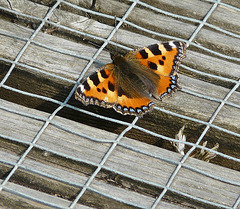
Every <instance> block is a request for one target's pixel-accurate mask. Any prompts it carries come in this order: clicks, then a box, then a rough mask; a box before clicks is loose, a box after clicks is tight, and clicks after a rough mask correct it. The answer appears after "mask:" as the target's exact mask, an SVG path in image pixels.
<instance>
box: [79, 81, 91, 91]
mask: <svg viewBox="0 0 240 209" xmlns="http://www.w3.org/2000/svg"><path fill="white" fill-rule="evenodd" d="M83 86H84V89H85V90H86V91H89V90H90V89H91V88H90V86H89V84H88V82H87V81H85V82H84V83H83ZM77 91H78V93H79V91H80V88H78V89H77Z"/></svg>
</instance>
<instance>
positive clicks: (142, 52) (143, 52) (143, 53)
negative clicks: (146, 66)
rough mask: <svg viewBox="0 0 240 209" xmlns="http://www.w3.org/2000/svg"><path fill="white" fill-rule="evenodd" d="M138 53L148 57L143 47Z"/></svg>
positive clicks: (144, 57) (145, 57)
mask: <svg viewBox="0 0 240 209" xmlns="http://www.w3.org/2000/svg"><path fill="white" fill-rule="evenodd" d="M139 53H140V54H141V55H142V58H143V59H147V58H148V53H147V52H146V51H145V49H141V50H140V51H139Z"/></svg>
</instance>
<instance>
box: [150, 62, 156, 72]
mask: <svg viewBox="0 0 240 209" xmlns="http://www.w3.org/2000/svg"><path fill="white" fill-rule="evenodd" d="M148 66H149V67H150V68H151V69H153V70H157V65H156V64H155V63H154V62H150V61H148Z"/></svg>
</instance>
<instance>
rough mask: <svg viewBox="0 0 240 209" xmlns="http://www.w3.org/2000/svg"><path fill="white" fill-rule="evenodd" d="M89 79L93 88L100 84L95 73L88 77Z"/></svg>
mask: <svg viewBox="0 0 240 209" xmlns="http://www.w3.org/2000/svg"><path fill="white" fill-rule="evenodd" d="M89 78H90V80H91V81H92V82H93V84H94V85H95V86H97V85H98V84H99V83H100V81H99V78H98V74H97V72H95V73H93V74H92V75H90V77H89Z"/></svg>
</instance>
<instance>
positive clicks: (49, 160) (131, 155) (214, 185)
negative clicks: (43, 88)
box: [0, 100, 240, 208]
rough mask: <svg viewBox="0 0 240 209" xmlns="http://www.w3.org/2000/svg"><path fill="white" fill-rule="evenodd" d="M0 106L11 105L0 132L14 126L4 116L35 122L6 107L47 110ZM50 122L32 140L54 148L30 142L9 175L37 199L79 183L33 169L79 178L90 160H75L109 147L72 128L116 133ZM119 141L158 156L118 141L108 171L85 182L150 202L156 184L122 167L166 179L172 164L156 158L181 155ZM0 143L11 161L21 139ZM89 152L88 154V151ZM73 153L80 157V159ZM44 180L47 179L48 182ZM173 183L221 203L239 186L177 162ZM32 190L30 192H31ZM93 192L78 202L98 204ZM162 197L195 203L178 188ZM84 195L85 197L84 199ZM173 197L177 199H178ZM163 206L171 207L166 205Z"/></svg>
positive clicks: (203, 166)
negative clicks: (183, 197)
mask: <svg viewBox="0 0 240 209" xmlns="http://www.w3.org/2000/svg"><path fill="white" fill-rule="evenodd" d="M1 106H5V107H8V108H9V109H10V110H9V111H5V114H0V121H3V125H1V126H0V133H2V132H3V130H4V129H7V130H8V131H9V132H12V131H13V130H14V129H13V128H12V127H11V126H10V125H9V124H11V123H12V122H11V121H9V120H8V119H7V118H6V117H5V116H8V117H11V118H15V120H14V125H15V127H21V126H28V124H29V123H31V124H33V125H34V124H35V125H36V126H38V121H36V120H35V119H31V118H29V120H31V122H30V121H27V120H26V118H28V117H25V116H23V114H22V115H19V114H16V113H12V112H11V109H13V110H21V112H22V113H27V114H29V115H31V114H33V115H38V116H45V115H46V114H45V113H42V112H40V111H36V110H33V109H30V108H26V107H22V106H19V105H16V104H12V103H10V102H7V101H4V100H1ZM4 115H5V116H4ZM54 122H57V123H58V124H59V125H60V126H59V127H55V130H53V129H52V127H53V125H49V126H48V127H47V129H46V130H45V131H44V132H43V134H42V135H41V137H40V138H39V140H38V142H37V144H38V145H41V146H42V147H43V148H44V147H46V148H47V149H48V150H53V151H54V154H53V153H51V152H44V151H42V150H38V149H36V148H34V150H33V151H32V152H31V153H30V154H29V155H28V157H27V158H26V159H25V161H24V163H23V166H24V168H27V169H28V171H25V169H24V168H23V169H22V168H20V169H19V170H18V171H17V172H16V174H15V175H14V177H13V178H12V181H14V183H15V184H19V183H20V182H21V184H22V185H23V186H25V187H29V188H30V190H31V188H32V189H35V190H36V189H37V190H39V191H41V195H40V196H37V197H40V199H41V198H43V199H44V198H46V199H45V200H51V197H50V196H49V195H47V194H48V193H49V192H50V193H49V194H55V195H56V196H64V197H65V198H66V199H68V198H70V197H73V196H74V195H76V194H77V193H78V192H77V191H79V188H77V187H75V186H73V185H72V186H71V185H68V184H67V183H60V182H58V181H57V180H52V179H50V178H48V177H43V176H41V175H40V174H38V173H36V171H38V172H42V173H44V174H46V175H52V176H54V177H57V178H59V179H61V180H62V181H66V182H72V183H73V184H74V183H75V184H78V185H79V184H80V185H81V184H84V183H85V182H86V180H87V178H88V177H89V175H90V174H91V173H92V172H93V170H94V167H95V166H92V165H88V166H87V164H85V165H84V164H82V163H80V162H79V161H81V160H87V161H88V162H92V163H96V162H97V163H99V162H100V160H101V159H102V157H103V156H104V154H105V153H106V151H107V150H108V149H106V147H109V145H110V143H99V142H94V141H91V140H89V139H86V138H84V137H80V136H79V135H77V134H73V133H79V134H80V133H85V134H86V133H88V135H89V136H93V137H96V136H97V137H98V138H104V137H105V139H107V140H111V139H115V138H116V137H117V135H115V134H113V133H109V132H106V131H104V130H99V129H96V128H92V127H87V126H86V125H84V124H80V123H78V122H74V121H71V120H68V119H64V118H61V117H59V116H56V117H55V118H54ZM60 127H62V128H60ZM67 129H70V130H71V132H73V133H71V132H68V131H66V130H67ZM64 130H65V131H64ZM23 135H25V136H26V137H27V136H28V132H26V131H23ZM16 138H17V137H16ZM23 141H25V140H23ZM26 141H28V140H26ZM121 143H123V144H125V145H127V146H130V147H133V148H135V149H140V150H142V151H143V152H146V153H151V154H152V155H155V156H159V158H154V157H151V156H147V155H145V154H141V153H138V152H135V151H131V150H129V149H127V148H124V147H123V146H117V147H116V148H115V149H114V151H113V152H112V154H111V155H110V157H109V158H108V160H107V162H106V164H105V166H106V167H105V169H108V170H109V171H108V172H106V171H104V170H105V169H104V170H101V172H100V173H99V175H98V176H97V177H96V178H95V180H94V182H93V184H91V186H90V188H93V189H96V190H97V191H99V192H103V193H106V194H111V195H112V196H115V197H117V198H119V199H122V200H125V201H131V202H133V203H134V202H135V203H136V204H139V205H143V206H145V207H149V206H150V205H151V204H152V203H153V202H154V200H155V195H157V194H158V193H159V192H160V191H161V188H159V187H153V186H151V185H148V184H147V183H145V184H143V183H139V182H137V181H135V180H133V179H132V180H129V179H128V178H126V177H124V176H122V174H121V173H124V174H127V175H130V176H134V177H135V178H139V179H143V180H145V181H149V182H152V183H156V184H160V185H165V184H166V182H167V181H168V179H169V177H170V175H171V172H172V171H173V169H174V168H175V165H174V164H171V163H167V162H166V161H164V160H161V158H165V159H169V160H173V161H175V162H176V163H177V162H178V161H179V160H180V159H181V156H180V154H178V153H174V152H171V151H168V150H165V149H161V148H157V147H155V146H152V145H147V144H145V143H142V142H139V141H136V140H132V139H129V138H127V137H123V138H122V139H121ZM0 144H1V147H0V150H1V152H0V156H2V158H1V160H3V161H4V160H6V161H8V162H12V163H16V162H17V159H18V158H19V156H18V153H19V152H20V151H21V152H22V151H23V150H22V148H21V147H22V145H21V144H22V143H21V142H20V143H18V144H15V145H14V144H11V143H10V141H9V140H1V143H0ZM13 145H14V146H13ZM54 145H55V146H54ZM85 150H86V151H85ZM89 153H93V154H92V155H90V154H89ZM98 153H101V154H98ZM65 156H68V157H65ZM73 159H79V161H76V160H73ZM186 164H187V165H190V166H192V167H193V168H197V169H199V170H201V171H205V172H207V173H210V174H212V175H215V176H217V177H219V178H225V179H231V181H236V182H238V181H239V173H238V172H237V171H234V170H230V169H226V168H223V167H220V166H217V165H213V164H211V163H206V162H203V161H200V160H196V159H193V158H189V159H188V160H187V162H186ZM2 166H4V165H2V164H1V167H2ZM111 169H114V170H115V171H116V172H117V173H115V174H114V175H113V173H112V174H111V172H110V171H111ZM1 170H2V172H3V171H4V169H1ZM33 170H35V172H34V173H33V172H31V171H33ZM109 172H110V173H109ZM118 172H121V173H119V174H118ZM2 175H6V173H2ZM24 179H29V180H24ZM50 182H51V183H50ZM114 182H115V183H114ZM48 185H50V187H49V186H48ZM172 186H173V188H175V189H177V190H179V191H182V192H186V193H187V194H191V195H194V196H196V197H199V198H202V199H204V200H209V201H212V202H215V203H220V204H225V205H227V206H231V205H232V204H233V203H234V201H235V200H236V198H237V196H238V194H239V192H240V188H239V187H238V186H234V185H231V184H227V183H224V182H221V181H218V180H216V179H213V178H208V177H206V176H205V175H202V174H198V173H196V172H193V171H190V170H188V169H186V168H182V169H181V170H180V172H179V174H178V175H177V177H176V179H175V181H174V183H173V185H172ZM10 188H17V189H19V186H18V185H15V186H14V185H13V187H12V186H10ZM43 188H45V189H43ZM133 188H134V189H133ZM126 189H128V190H126ZM28 190H29V189H24V188H21V190H18V191H22V192H27V193H28V194H29V192H28ZM223 192H224V194H223ZM36 194H38V192H36ZM33 195H34V196H35V194H33ZM72 195H73V196H72ZM223 195H224V200H223V198H219V197H223ZM93 197H94V195H93V194H91V193H88V195H87V196H85V197H84V198H83V204H90V203H91V204H93V205H94V204H102V203H101V201H100V203H96V199H95V198H93ZM166 197H168V198H170V199H171V198H173V199H175V200H176V201H175V204H176V205H175V207H177V206H179V207H180V206H181V205H185V204H186V205H188V204H190V205H192V206H193V205H195V204H197V203H196V202H194V201H193V200H190V201H188V200H181V198H180V197H178V195H177V194H174V196H172V195H171V194H167V196H166ZM49 198H50V199H49ZM129 198H130V199H129ZM168 198H167V199H168ZM57 199H58V198H57ZM107 199H108V198H107ZM85 200H86V201H87V200H88V201H90V202H88V203H87V202H85ZM56 201H57V203H59V204H63V203H62V202H61V201H60V200H56ZM59 201H60V202H59ZM111 201H114V200H111V199H108V202H109V204H111ZM176 202H178V203H180V205H179V204H178V203H176ZM164 203H166V204H170V202H168V201H167V200H165V199H164V200H163V204H164ZM171 205H172V203H171ZM125 206H126V205H125ZM168 206H169V208H171V207H170V205H168ZM205 206H206V205H205ZM126 207H127V206H126ZM167 208H168V207H167ZM198 208H202V206H199V207H198ZM203 208H204V206H203Z"/></svg>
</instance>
